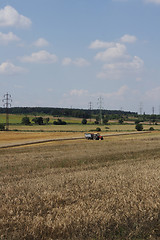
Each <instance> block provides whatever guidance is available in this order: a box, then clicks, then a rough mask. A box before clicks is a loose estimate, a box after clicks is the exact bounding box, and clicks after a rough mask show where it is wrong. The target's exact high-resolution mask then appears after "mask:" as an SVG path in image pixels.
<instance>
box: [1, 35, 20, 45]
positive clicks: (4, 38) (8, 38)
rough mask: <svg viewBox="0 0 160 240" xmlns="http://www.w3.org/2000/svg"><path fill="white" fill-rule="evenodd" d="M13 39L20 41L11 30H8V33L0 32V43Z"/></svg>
mask: <svg viewBox="0 0 160 240" xmlns="http://www.w3.org/2000/svg"><path fill="white" fill-rule="evenodd" d="M13 41H20V38H18V37H17V36H16V35H15V34H13V33H12V32H9V33H8V34H5V33H2V32H0V44H4V45H7V44H8V43H10V42H13Z"/></svg>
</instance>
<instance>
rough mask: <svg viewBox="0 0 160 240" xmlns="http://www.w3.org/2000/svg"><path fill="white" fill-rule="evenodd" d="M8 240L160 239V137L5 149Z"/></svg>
mask: <svg viewBox="0 0 160 240" xmlns="http://www.w3.org/2000/svg"><path fill="white" fill-rule="evenodd" d="M0 167H1V177H0V180H1V193H2V194H1V202H2V208H1V222H0V229H1V230H0V231H1V232H0V236H1V239H2V240H6V239H8V240H17V239H37V240H38V239H68V240H69V239H78V240H82V239H90V240H91V239H92V240H93V239H107V240H108V239H109V240H110V239H111V240H112V239H116V240H117V239H123V240H124V239H155V240H156V239H159V238H160V231H159V230H160V191H159V189H160V134H159V133H151V134H145V135H136V136H135V135H130V136H119V137H110V138H106V139H105V140H104V141H87V140H79V141H75V142H73V141H65V142H63V141H62V142H60V143H59V142H58V143H57V142H56V143H55V142H54V143H50V144H47V145H35V146H28V147H21V148H15V149H14V148H12V149H0Z"/></svg>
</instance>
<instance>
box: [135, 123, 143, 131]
mask: <svg viewBox="0 0 160 240" xmlns="http://www.w3.org/2000/svg"><path fill="white" fill-rule="evenodd" d="M135 128H136V129H137V131H142V130H143V125H142V124H141V123H138V124H136V127H135Z"/></svg>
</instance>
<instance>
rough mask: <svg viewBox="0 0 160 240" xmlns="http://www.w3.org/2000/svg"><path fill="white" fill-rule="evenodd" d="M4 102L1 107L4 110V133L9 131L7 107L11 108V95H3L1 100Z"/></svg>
mask: <svg viewBox="0 0 160 240" xmlns="http://www.w3.org/2000/svg"><path fill="white" fill-rule="evenodd" d="M2 102H4V104H3V106H4V107H5V108H6V131H8V130H9V107H11V102H12V99H11V95H10V94H8V93H6V94H5V95H4V99H3V100H2Z"/></svg>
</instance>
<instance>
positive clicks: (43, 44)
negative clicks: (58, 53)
mask: <svg viewBox="0 0 160 240" xmlns="http://www.w3.org/2000/svg"><path fill="white" fill-rule="evenodd" d="M33 45H34V46H36V47H46V46H48V45H49V42H48V41H47V40H45V39H44V38H39V39H37V41H35V42H34V43H33Z"/></svg>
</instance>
